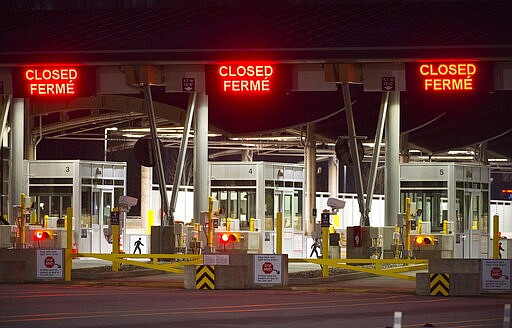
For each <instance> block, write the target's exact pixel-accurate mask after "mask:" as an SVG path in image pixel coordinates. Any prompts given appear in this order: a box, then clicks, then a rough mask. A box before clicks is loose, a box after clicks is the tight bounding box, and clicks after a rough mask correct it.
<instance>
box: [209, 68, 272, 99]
mask: <svg viewBox="0 0 512 328" xmlns="http://www.w3.org/2000/svg"><path fill="white" fill-rule="evenodd" d="M217 73H218V77H219V79H220V81H221V83H222V89H221V90H222V91H223V92H230V93H244V92H251V93H260V92H263V93H264V92H269V91H271V90H272V78H273V75H274V67H273V66H272V65H220V66H219V68H218V71H217Z"/></svg>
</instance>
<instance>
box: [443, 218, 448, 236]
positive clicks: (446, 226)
mask: <svg viewBox="0 0 512 328" xmlns="http://www.w3.org/2000/svg"><path fill="white" fill-rule="evenodd" d="M443 234H444V235H447V234H448V220H443Z"/></svg>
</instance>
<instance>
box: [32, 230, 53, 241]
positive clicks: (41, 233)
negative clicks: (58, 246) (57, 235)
mask: <svg viewBox="0 0 512 328" xmlns="http://www.w3.org/2000/svg"><path fill="white" fill-rule="evenodd" d="M32 237H33V238H34V241H43V240H49V239H53V234H52V233H51V232H50V231H48V230H37V231H34V232H33V234H32Z"/></svg>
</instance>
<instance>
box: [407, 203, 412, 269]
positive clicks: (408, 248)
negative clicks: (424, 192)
mask: <svg viewBox="0 0 512 328" xmlns="http://www.w3.org/2000/svg"><path fill="white" fill-rule="evenodd" d="M405 240H406V242H405V251H406V252H407V259H410V258H411V255H412V254H411V199H410V198H409V197H407V198H406V199H405Z"/></svg>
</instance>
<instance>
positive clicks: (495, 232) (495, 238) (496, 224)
mask: <svg viewBox="0 0 512 328" xmlns="http://www.w3.org/2000/svg"><path fill="white" fill-rule="evenodd" d="M492 218H493V221H492V258H493V259H499V258H500V244H499V243H500V236H499V232H500V217H499V215H495V216H493V217H492Z"/></svg>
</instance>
